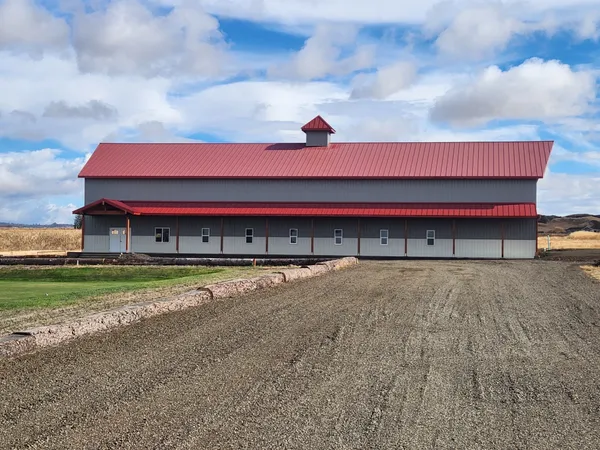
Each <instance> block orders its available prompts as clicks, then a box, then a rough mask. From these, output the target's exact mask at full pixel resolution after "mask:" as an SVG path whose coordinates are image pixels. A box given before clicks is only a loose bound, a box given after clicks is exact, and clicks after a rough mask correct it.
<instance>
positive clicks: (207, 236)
mask: <svg viewBox="0 0 600 450" xmlns="http://www.w3.org/2000/svg"><path fill="white" fill-rule="evenodd" d="M204 230H207V231H208V233H207V234H204ZM204 238H206V241H205V240H204ZM200 242H202V243H203V244H208V243H209V242H210V228H202V229H201V230H200Z"/></svg>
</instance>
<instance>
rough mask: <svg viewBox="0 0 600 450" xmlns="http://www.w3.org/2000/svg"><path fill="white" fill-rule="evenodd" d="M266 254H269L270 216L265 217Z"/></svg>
mask: <svg viewBox="0 0 600 450" xmlns="http://www.w3.org/2000/svg"><path fill="white" fill-rule="evenodd" d="M265 254H267V255H268V254H269V218H268V217H267V218H265Z"/></svg>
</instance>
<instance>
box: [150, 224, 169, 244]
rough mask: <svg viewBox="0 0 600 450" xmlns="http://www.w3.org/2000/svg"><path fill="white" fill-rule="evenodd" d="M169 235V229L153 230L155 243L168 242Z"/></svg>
mask: <svg viewBox="0 0 600 450" xmlns="http://www.w3.org/2000/svg"><path fill="white" fill-rule="evenodd" d="M170 235H171V229H170V228H155V229H154V236H155V240H156V242H163V243H164V242H169V236H170Z"/></svg>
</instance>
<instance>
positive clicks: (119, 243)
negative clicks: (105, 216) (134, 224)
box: [109, 228, 127, 253]
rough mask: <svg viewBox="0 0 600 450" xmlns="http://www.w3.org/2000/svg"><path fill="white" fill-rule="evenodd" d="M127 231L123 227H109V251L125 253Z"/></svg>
mask: <svg viewBox="0 0 600 450" xmlns="http://www.w3.org/2000/svg"><path fill="white" fill-rule="evenodd" d="M126 233H127V231H126V230H125V228H111V229H110V245H109V251H110V252H111V253H125V252H126V250H125V247H126V243H125V241H126V240H127V236H126Z"/></svg>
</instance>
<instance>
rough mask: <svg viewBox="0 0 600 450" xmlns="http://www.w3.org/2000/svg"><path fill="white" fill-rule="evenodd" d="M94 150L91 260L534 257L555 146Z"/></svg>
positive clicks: (321, 143) (326, 138) (325, 138)
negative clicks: (541, 190) (539, 199)
mask: <svg viewBox="0 0 600 450" xmlns="http://www.w3.org/2000/svg"><path fill="white" fill-rule="evenodd" d="M302 130H303V131H304V132H305V134H306V141H305V142H303V143H296V144H289V143H284V144H277V143H275V144H212V143H184V144H120V143H110V144H108V143H102V144H100V145H99V146H98V147H97V149H96V150H95V151H94V153H93V155H92V156H91V158H90V159H89V161H88V162H87V163H86V165H85V166H84V167H83V169H82V170H81V173H80V174H79V177H82V178H84V179H85V206H84V207H82V208H80V209H78V210H76V211H74V213H76V214H82V215H83V216H84V222H83V223H84V226H83V237H84V239H83V251H84V252H85V253H113V252H114V253H124V252H136V253H146V254H185V255H202V256H208V255H210V256H257V257H258V256H260V257H264V256H266V255H269V256H313V255H314V256H318V257H329V256H332V257H333V256H340V255H345V256H364V257H395V258H403V257H432V258H533V257H534V256H535V253H536V242H537V239H536V238H537V211H536V192H537V189H536V188H537V181H538V180H539V179H540V178H542V177H543V175H544V171H545V169H546V165H547V163H548V159H549V156H550V152H551V151H552V146H553V142H551V141H535V142H453V143H452V142H446V143H400V142H393V143H383V142H377V143H375V142H373V143H332V142H331V139H330V138H331V135H332V134H334V133H335V130H334V129H333V128H332V127H331V126H330V125H329V124H328V123H327V122H326V121H325V120H324V119H323V118H321V117H320V116H317V117H316V118H315V119H313V120H312V121H310V122H309V123H307V124H306V125H305V126H304V127H302Z"/></svg>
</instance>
